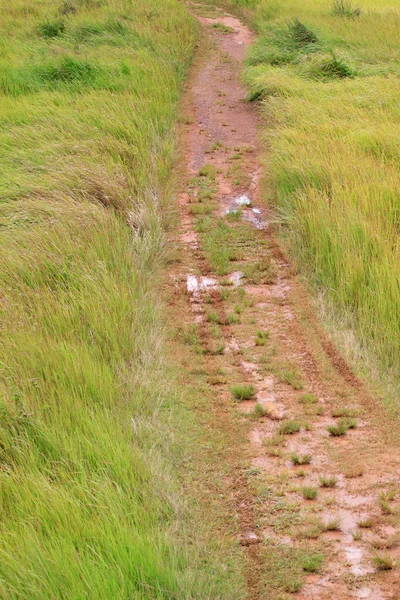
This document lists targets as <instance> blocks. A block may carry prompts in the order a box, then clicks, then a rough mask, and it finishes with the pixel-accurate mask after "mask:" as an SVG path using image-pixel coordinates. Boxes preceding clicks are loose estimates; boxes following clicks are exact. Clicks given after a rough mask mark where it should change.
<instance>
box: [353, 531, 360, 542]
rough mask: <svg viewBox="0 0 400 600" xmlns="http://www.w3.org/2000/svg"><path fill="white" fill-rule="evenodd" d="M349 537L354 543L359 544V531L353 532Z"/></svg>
mask: <svg viewBox="0 0 400 600" xmlns="http://www.w3.org/2000/svg"><path fill="white" fill-rule="evenodd" d="M351 536H352V538H353V540H354V541H355V542H359V541H360V540H362V533H361V531H357V530H356V531H353V532H352V534H351Z"/></svg>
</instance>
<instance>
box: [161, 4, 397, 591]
mask: <svg viewBox="0 0 400 600" xmlns="http://www.w3.org/2000/svg"><path fill="white" fill-rule="evenodd" d="M198 18H199V20H200V22H201V24H202V28H203V30H204V33H203V38H204V39H203V43H202V48H203V49H202V50H201V51H200V53H202V56H200V58H199V60H198V64H197V67H195V69H194V72H193V76H192V79H191V81H190V84H189V89H188V92H187V95H186V103H185V114H186V117H187V123H186V125H185V126H184V127H183V129H184V132H183V136H182V137H183V142H182V145H183V148H184V153H185V164H186V167H185V168H186V174H185V178H186V181H187V182H188V184H187V187H185V188H184V189H183V190H182V194H181V196H180V217H181V230H180V234H179V235H180V239H181V242H182V244H183V246H184V256H185V259H184V267H183V269H184V272H182V265H181V266H180V271H179V273H178V271H177V270H176V269H175V270H173V272H171V277H173V278H174V281H175V285H176V287H177V289H178V290H179V293H180V294H181V295H183V294H184V295H185V298H186V300H185V301H186V305H187V307H189V308H190V314H191V319H192V321H193V323H196V324H197V326H198V331H199V336H200V341H201V344H202V346H203V348H204V349H205V351H206V353H205V364H206V367H207V369H208V370H209V372H210V374H213V376H214V382H213V383H214V388H213V389H214V390H215V403H216V415H217V416H216V419H217V423H219V425H218V426H224V424H223V423H224V421H227V420H231V421H232V420H233V421H235V420H239V421H240V423H241V424H242V425H243V428H244V430H245V432H246V441H245V443H243V442H241V441H239V440H238V444H237V447H236V448H232V449H231V450H232V454H233V455H234V454H235V452H241V453H243V458H244V460H245V461H247V465H248V468H247V473H243V472H241V473H240V472H236V474H235V475H233V476H232V477H231V478H230V479H229V480H227V482H226V486H227V493H228V494H231V495H232V496H233V498H234V507H235V508H234V511H235V514H233V515H232V520H236V522H237V523H238V527H239V536H240V543H241V545H242V546H243V551H244V553H245V554H246V561H247V563H246V564H247V565H248V574H247V584H248V597H249V598H253V599H256V598H260V599H261V598H263V599H264V598H265V599H268V598H271V599H277V598H280V597H282V598H284V597H286V596H284V595H283V596H279V594H281V593H286V592H292V590H291V589H285V585H284V582H283V583H282V582H281V583H282V585H281V584H279V585H278V584H277V583H276V581H274V580H272V579H271V577H270V571H271V569H273V567H271V565H273V559H271V555H270V554H269V553H270V552H272V553H273V552H274V551H276V553H277V556H278V555H279V556H280V555H281V554H282V553H283V556H286V554H285V552H286V550H287V551H288V552H289V554H288V556H289V560H290V551H293V552H295V551H296V549H302V550H304V549H309V550H310V552H311V551H312V552H314V553H315V552H320V553H322V554H323V555H324V560H323V562H322V565H321V567H320V569H319V571H318V572H316V573H309V574H307V572H303V573H302V575H301V580H302V581H303V583H304V585H303V587H302V588H301V589H300V590H299V591H297V592H295V593H293V594H292V593H291V595H290V597H292V596H293V597H294V598H298V599H299V600H300V599H305V598H307V599H308V598H313V599H316V600H323V599H324V600H325V599H328V598H329V599H331V600H333V599H335V600H344V599H346V600H347V599H356V598H366V599H370V600H381V599H385V600H386V599H389V598H390V599H393V600H394V599H395V598H400V578H399V573H400V565H399V566H398V567H397V568H396V567H395V568H394V569H391V570H379V569H378V568H377V564H376V563H375V562H374V560H373V559H374V557H376V555H379V556H381V557H382V556H383V557H384V558H386V559H388V558H389V559H390V558H391V559H394V562H395V561H396V560H398V559H400V537H399V538H398V539H397V536H398V534H400V521H399V514H400V486H399V483H400V470H399V468H400V453H399V446H398V442H397V437H398V436H396V431H392V430H391V429H394V430H396V428H397V423H396V422H391V421H390V418H389V417H388V416H387V415H386V414H385V409H384V408H383V406H382V405H380V404H379V401H378V400H375V399H373V398H371V396H370V394H369V393H368V391H367V390H366V389H365V387H364V385H363V383H362V382H360V381H359V380H358V379H357V378H356V377H355V376H354V375H353V374H352V372H351V370H350V369H349V367H348V366H347V365H346V363H345V362H344V360H343V359H342V357H341V356H340V355H339V354H338V352H337V351H336V350H335V348H334V347H333V345H332V344H331V343H330V341H329V339H328V338H327V336H326V335H325V333H324V332H323V330H322V328H321V327H320V325H319V324H318V321H317V317H316V315H315V310H314V308H313V306H312V303H311V301H310V299H309V298H308V295H307V291H306V290H305V289H304V286H303V285H302V284H301V283H300V282H299V280H298V279H297V277H296V274H295V273H294V272H293V268H292V267H291V265H290V263H289V262H288V260H287V258H286V257H285V256H284V254H283V252H282V251H281V249H280V247H279V245H278V242H277V240H276V239H275V238H274V233H273V228H272V226H271V224H270V220H271V214H270V210H269V208H268V206H267V205H266V204H265V202H263V199H262V194H261V188H260V181H259V180H260V171H261V170H260V162H259V161H260V154H261V153H260V149H259V145H258V141H257V140H258V125H259V124H258V117H257V114H256V112H255V110H254V108H253V107H252V106H251V105H249V104H246V103H245V102H244V98H245V95H246V92H245V90H244V89H243V88H242V87H241V85H240V82H239V76H240V71H241V68H242V61H243V56H244V53H245V49H246V46H247V45H248V44H249V43H250V42H251V39H252V35H251V33H250V31H249V30H248V29H247V28H246V27H245V26H244V25H242V24H241V23H240V22H239V21H238V20H237V19H236V18H233V17H231V16H227V15H225V14H224V13H222V12H221V16H218V18H215V19H211V18H205V17H198ZM213 23H222V24H224V25H226V26H227V27H229V28H231V29H232V30H231V31H229V30H225V31H222V30H221V28H220V29H218V28H216V27H212V24H213ZM217 141H218V142H219V144H217V146H216V147H215V142H217ZM213 144H214V146H213ZM210 148H211V150H210ZM238 149H240V164H241V176H240V177H239V178H238V177H237V176H236V174H235V171H234V169H232V165H234V164H235V162H234V161H235V159H234V155H235V153H237V152H238ZM205 164H212V165H213V166H214V167H215V169H216V172H217V175H216V183H215V185H216V188H217V192H216V196H215V199H216V203H217V206H216V208H214V210H213V214H212V218H214V219H215V226H217V224H218V221H219V220H225V222H226V220H227V212H229V211H230V210H231V211H232V210H237V209H240V210H241V215H240V219H241V221H240V222H241V223H245V224H247V226H248V228H249V229H248V230H249V235H251V238H252V240H253V246H252V250H251V252H249V254H247V251H246V248H244V255H243V256H241V257H240V258H239V260H238V261H236V262H237V264H235V260H233V261H232V271H231V273H229V274H228V275H224V276H218V275H217V274H216V273H215V272H213V270H212V268H211V266H210V263H209V262H208V261H207V260H206V256H205V252H204V248H203V242H202V238H201V235H200V234H199V233H198V231H196V217H195V216H193V210H192V207H191V205H192V203H193V201H194V200H193V198H195V196H196V185H193V183H192V182H193V181H195V180H194V179H193V178H195V177H196V176H197V174H198V172H199V169H201V167H202V166H203V165H205ZM243 196H246V197H247V198H246V199H244V200H243V198H242V199H241V200H238V199H239V198H241V197H243ZM247 199H248V200H247ZM248 201H250V203H251V204H249V205H247V204H246V203H247V202H248ZM243 202H244V204H243V205H242V206H240V203H243ZM233 226H234V223H233V224H232V227H233ZM250 254H251V256H250ZM250 259H251V260H252V261H254V260H255V259H257V260H259V261H262V260H264V259H268V260H270V261H271V264H272V265H273V276H272V277H271V278H270V280H268V281H265V280H263V279H262V278H261V280H260V281H257V280H254V282H251V283H250V282H249V278H246V277H243V276H242V273H241V271H242V270H243V264H244V265H246V261H247V260H250ZM250 280H251V278H250ZM227 284H231V285H227ZM238 288H242V289H244V291H245V297H246V298H247V305H246V308H245V310H243V312H241V314H240V318H238V319H237V322H235V320H231V321H230V320H229V319H228V318H227V315H228V314H229V313H230V312H232V310H231V309H232V306H233V304H232V302H231V303H230V300H229V298H228V299H227V297H226V296H227V295H226V294H221V290H228V291H229V290H233V292H232V293H236V292H235V290H237V289H238ZM211 309H212V310H213V311H215V312H216V313H217V314H218V315H219V324H220V331H221V332H222V336H223V350H222V351H221V352H212V351H210V346H211V345H212V343H213V339H212V333H211V331H210V323H209V319H207V314H208V313H209V311H210V310H211ZM257 331H260V332H268V334H266V335H265V339H264V340H261V338H260V340H259V341H258V342H257V344H256V342H255V339H256V335H257ZM215 374H217V375H220V377H219V378H218V377H217V376H216V375H215ZM221 374H223V376H222V375H221ZM238 382H240V383H245V382H246V383H250V384H252V385H253V386H254V387H255V389H256V395H255V397H254V398H253V399H251V400H245V401H243V402H237V403H234V402H233V401H232V399H231V393H230V385H232V383H238ZM256 404H259V405H261V407H262V412H263V414H262V415H261V414H260V415H259V416H258V418H249V414H251V413H252V411H253V410H254V407H255V405H256ZM345 409H347V410H348V414H351V415H354V418H355V421H356V427H355V428H354V429H349V430H348V431H347V432H346V433H345V435H343V436H331V435H330V434H329V433H328V431H327V429H326V428H327V426H328V425H331V424H335V423H337V422H338V420H339V419H340V416H337V415H338V414H339V413H340V411H342V413H343V414H346V413H345V412H344V411H345ZM335 411H336V412H335ZM218 413H219V416H218ZM288 419H289V420H290V419H295V420H296V421H297V422H299V423H300V425H301V429H300V430H299V431H298V432H295V433H293V434H291V435H281V436H279V437H278V438H277V437H276V436H277V433H278V430H279V428H280V427H281V426H282V423H286V421H287V420H288ZM294 454H296V455H297V457H298V458H300V462H301V461H302V459H303V457H304V456H305V455H309V458H310V462H309V464H307V461H306V464H303V465H295V464H293V460H292V458H291V457H292V455H294ZM249 473H250V475H249ZM321 477H325V478H332V477H334V478H335V479H336V484H335V485H333V484H334V483H335V480H334V481H333V483H332V482H331V483H332V485H333V487H323V486H322V485H321V479H320V478H321ZM304 487H312V488H315V489H316V490H317V497H316V498H315V499H305V498H304V497H303V493H302V488H304ZM382 494H383V495H382ZM385 494H386V495H385ZM360 525H361V526H360Z"/></svg>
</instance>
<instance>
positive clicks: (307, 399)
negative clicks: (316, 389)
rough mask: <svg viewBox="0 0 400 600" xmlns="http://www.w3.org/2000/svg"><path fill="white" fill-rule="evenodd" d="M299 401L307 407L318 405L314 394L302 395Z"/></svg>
mask: <svg viewBox="0 0 400 600" xmlns="http://www.w3.org/2000/svg"><path fill="white" fill-rule="evenodd" d="M298 401H299V402H300V403H301V404H305V405H307V404H316V403H317V402H318V400H317V398H316V396H315V395H314V394H309V393H307V394H302V395H301V396H300V397H299V399H298Z"/></svg>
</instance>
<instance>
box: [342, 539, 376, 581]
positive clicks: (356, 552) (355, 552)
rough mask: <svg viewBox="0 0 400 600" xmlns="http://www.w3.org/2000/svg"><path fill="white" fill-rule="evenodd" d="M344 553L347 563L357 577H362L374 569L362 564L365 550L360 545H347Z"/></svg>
mask: <svg viewBox="0 0 400 600" xmlns="http://www.w3.org/2000/svg"><path fill="white" fill-rule="evenodd" d="M344 554H345V557H346V560H347V563H348V564H349V566H350V571H351V573H352V574H353V575H355V576H356V577H362V576H363V575H367V574H368V573H370V572H371V570H372V569H370V568H368V567H365V566H363V565H362V564H361V562H362V559H363V556H364V552H363V550H362V548H360V547H359V546H354V545H351V546H345V547H344Z"/></svg>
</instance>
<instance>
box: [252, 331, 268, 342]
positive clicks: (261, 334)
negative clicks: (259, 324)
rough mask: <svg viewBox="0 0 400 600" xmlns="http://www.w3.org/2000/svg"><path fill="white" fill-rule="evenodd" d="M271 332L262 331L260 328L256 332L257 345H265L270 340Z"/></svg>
mask: <svg viewBox="0 0 400 600" xmlns="http://www.w3.org/2000/svg"><path fill="white" fill-rule="evenodd" d="M269 336H270V332H269V331H261V330H258V331H257V334H256V338H255V340H254V343H255V345H256V346H265V344H266V343H267V341H268V340H269Z"/></svg>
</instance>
